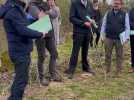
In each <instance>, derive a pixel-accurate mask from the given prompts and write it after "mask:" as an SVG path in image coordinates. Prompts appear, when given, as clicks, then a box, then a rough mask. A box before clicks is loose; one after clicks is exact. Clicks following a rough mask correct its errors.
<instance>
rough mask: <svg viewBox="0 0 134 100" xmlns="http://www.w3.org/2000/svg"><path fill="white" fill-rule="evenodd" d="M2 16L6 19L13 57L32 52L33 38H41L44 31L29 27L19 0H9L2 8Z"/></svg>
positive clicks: (5, 26) (0, 10)
mask: <svg viewBox="0 0 134 100" xmlns="http://www.w3.org/2000/svg"><path fill="white" fill-rule="evenodd" d="M0 12H1V13H0V14H1V16H0V18H3V19H4V28H5V31H6V33H7V40H8V47H9V54H10V56H12V57H16V56H23V55H27V54H30V52H31V51H32V39H33V38H41V37H42V35H43V34H42V33H40V32H37V31H33V30H31V29H29V28H27V25H29V23H28V21H27V19H26V15H25V13H24V11H23V6H22V3H21V2H19V0H8V1H7V3H6V4H5V5H4V6H2V7H1V8H0Z"/></svg>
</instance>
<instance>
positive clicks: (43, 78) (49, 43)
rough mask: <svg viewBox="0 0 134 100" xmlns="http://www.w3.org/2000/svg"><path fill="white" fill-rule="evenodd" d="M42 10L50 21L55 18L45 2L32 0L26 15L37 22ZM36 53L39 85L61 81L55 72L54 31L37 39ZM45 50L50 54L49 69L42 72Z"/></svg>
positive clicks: (55, 50)
mask: <svg viewBox="0 0 134 100" xmlns="http://www.w3.org/2000/svg"><path fill="white" fill-rule="evenodd" d="M40 10H42V11H43V12H44V14H46V15H47V14H48V15H49V16H50V19H52V18H53V17H55V16H57V15H56V14H57V13H55V11H51V12H49V6H48V4H47V3H46V2H43V1H42V0H32V1H31V5H30V6H29V9H28V14H30V15H31V16H32V17H33V18H34V19H35V20H33V22H34V21H36V20H38V19H39V18H38V13H39V12H40ZM35 43H36V47H37V52H38V65H37V66H38V72H39V79H40V83H41V84H42V85H44V86H47V85H48V84H49V82H50V80H53V81H61V76H60V75H59V72H58V70H57V63H56V60H57V57H58V52H57V49H56V45H55V37H54V31H53V30H51V31H50V32H49V33H48V34H47V35H46V37H45V38H43V39H37V40H36V41H35ZM46 49H47V50H48V51H49V54H50V62H49V67H48V68H45V69H48V71H47V70H44V61H45V58H46V57H45V55H46V54H45V53H46Z"/></svg>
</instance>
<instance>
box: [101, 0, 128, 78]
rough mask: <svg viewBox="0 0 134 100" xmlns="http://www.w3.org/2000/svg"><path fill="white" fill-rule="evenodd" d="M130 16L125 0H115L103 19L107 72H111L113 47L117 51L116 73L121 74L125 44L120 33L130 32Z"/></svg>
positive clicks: (102, 33)
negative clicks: (124, 8)
mask: <svg viewBox="0 0 134 100" xmlns="http://www.w3.org/2000/svg"><path fill="white" fill-rule="evenodd" d="M129 31H130V25H129V16H128V13H126V12H125V11H124V10H123V1H122V0H114V1H113V5H112V9H111V10H110V11H108V12H107V13H106V14H105V16H104V19H103V23H102V28H101V38H102V40H103V41H104V44H105V63H106V72H107V74H108V73H110V72H111V56H112V50H113V47H115V51H116V75H117V76H119V75H120V73H121V71H122V67H123V65H122V63H123V45H122V44H121V40H120V37H119V35H120V34H121V33H122V32H125V34H126V35H128V34H129Z"/></svg>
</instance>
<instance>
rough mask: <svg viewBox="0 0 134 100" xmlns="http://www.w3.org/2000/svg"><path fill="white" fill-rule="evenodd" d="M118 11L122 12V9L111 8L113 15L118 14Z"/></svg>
mask: <svg viewBox="0 0 134 100" xmlns="http://www.w3.org/2000/svg"><path fill="white" fill-rule="evenodd" d="M120 12H122V9H119V10H117V11H115V10H114V9H112V13H113V14H114V15H117V14H119V13H120Z"/></svg>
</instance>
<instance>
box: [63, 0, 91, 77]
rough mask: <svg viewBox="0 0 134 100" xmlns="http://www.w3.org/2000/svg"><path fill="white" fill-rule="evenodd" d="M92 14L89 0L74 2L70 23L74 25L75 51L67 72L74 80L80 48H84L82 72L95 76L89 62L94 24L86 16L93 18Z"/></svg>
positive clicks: (75, 0)
mask: <svg viewBox="0 0 134 100" xmlns="http://www.w3.org/2000/svg"><path fill="white" fill-rule="evenodd" d="M91 12H92V7H91V4H90V3H89V2H88V0H72V3H71V9H70V22H71V23H72V24H73V49H72V55H71V58H70V62H69V69H68V70H66V71H65V73H67V74H69V78H73V74H74V72H75V68H76V64H77V60H78V54H79V50H80V48H82V52H81V53H82V70H83V71H85V72H88V73H92V74H94V72H93V71H92V69H91V67H90V65H89V64H88V60H87V56H88V47H89V41H90V37H91V32H90V26H91V24H92V23H91V22H90V21H89V20H88V19H87V18H86V16H89V17H92V14H91Z"/></svg>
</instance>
